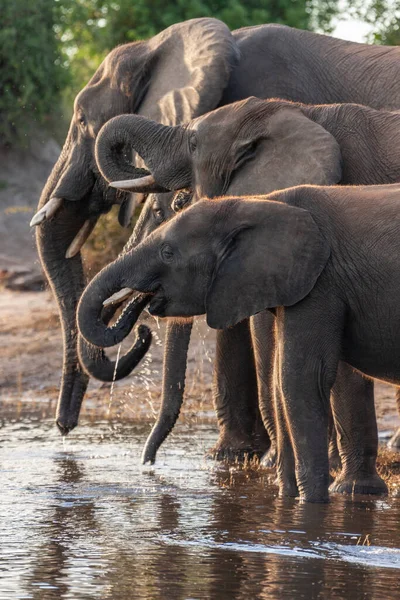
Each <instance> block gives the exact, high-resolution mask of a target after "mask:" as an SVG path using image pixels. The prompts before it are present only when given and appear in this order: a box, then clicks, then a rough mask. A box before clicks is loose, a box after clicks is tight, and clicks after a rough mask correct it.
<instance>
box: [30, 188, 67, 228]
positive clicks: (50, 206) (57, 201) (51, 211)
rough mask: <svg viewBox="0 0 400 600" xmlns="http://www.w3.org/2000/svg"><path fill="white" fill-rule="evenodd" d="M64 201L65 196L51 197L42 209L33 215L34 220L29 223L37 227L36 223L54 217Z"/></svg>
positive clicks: (38, 223)
mask: <svg viewBox="0 0 400 600" xmlns="http://www.w3.org/2000/svg"><path fill="white" fill-rule="evenodd" d="M63 202H64V200H63V198H57V197H56V196H54V198H50V200H49V201H48V202H47V204H45V205H44V206H43V207H42V208H41V209H40V210H38V212H37V213H36V215H34V216H33V217H32V220H31V222H30V223H29V225H30V226H31V227H35V226H36V225H40V224H41V223H43V221H46V220H47V219H51V217H54V215H55V214H56V212H58V211H59V210H60V208H61V206H62V203H63Z"/></svg>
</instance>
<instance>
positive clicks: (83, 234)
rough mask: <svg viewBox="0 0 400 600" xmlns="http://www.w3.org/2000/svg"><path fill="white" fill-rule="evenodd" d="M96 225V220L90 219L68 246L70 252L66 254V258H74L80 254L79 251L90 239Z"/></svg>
mask: <svg viewBox="0 0 400 600" xmlns="http://www.w3.org/2000/svg"><path fill="white" fill-rule="evenodd" d="M95 225H96V220H95V221H93V220H92V219H88V220H87V221H85V222H84V224H83V225H82V227H81V228H80V230H79V231H78V233H77V234H76V236H75V237H74V239H73V240H72V242H71V243H70V245H69V246H68V250H67V251H66V253H65V258H72V257H73V256H75V255H76V254H78V252H79V250H80V249H81V248H82V246H83V244H84V243H85V242H86V240H87V239H88V237H89V235H90V234H91V233H92V231H93V229H94V226H95Z"/></svg>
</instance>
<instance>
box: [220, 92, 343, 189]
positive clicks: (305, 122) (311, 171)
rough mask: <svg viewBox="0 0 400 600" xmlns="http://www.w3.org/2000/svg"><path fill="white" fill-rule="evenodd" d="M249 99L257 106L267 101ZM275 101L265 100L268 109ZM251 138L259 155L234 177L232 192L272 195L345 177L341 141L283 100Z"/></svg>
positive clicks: (327, 183) (254, 131) (254, 128)
mask: <svg viewBox="0 0 400 600" xmlns="http://www.w3.org/2000/svg"><path fill="white" fill-rule="evenodd" d="M247 102H248V103H253V105H254V108H255V109H256V108H257V107H258V106H260V107H262V103H263V101H261V100H258V99H255V98H249V99H248V101H247ZM278 102H279V101H278ZM274 104H276V102H275V101H271V102H265V101H264V105H265V107H266V109H267V110H268V107H269V106H271V105H272V106H273V105H274ZM250 140H253V141H254V142H257V150H256V156H255V158H254V160H252V161H250V162H248V163H246V164H245V165H244V166H243V167H242V169H241V170H240V173H238V175H237V177H236V178H234V179H233V181H232V185H231V186H230V187H229V189H228V192H229V193H230V194H231V193H232V194H235V195H236V194H237V195H247V196H248V195H249V194H257V193H260V192H261V191H262V193H263V194H269V193H270V192H273V191H275V190H281V189H285V188H288V187H292V186H295V185H302V184H315V185H333V184H336V183H339V182H340V181H341V179H342V157H341V152H340V146H339V144H338V142H337V141H336V139H335V138H334V137H333V135H332V134H331V133H329V131H327V130H326V129H325V128H324V127H322V126H321V125H320V124H319V123H316V122H315V121H313V120H312V119H310V118H309V117H308V116H306V114H304V113H303V112H302V110H301V109H299V108H297V107H295V106H286V105H285V104H284V103H282V107H280V108H279V109H278V110H277V111H276V112H274V113H273V114H272V115H270V116H268V113H266V115H265V116H264V117H261V118H260V119H258V120H257V121H255V122H254V127H253V128H252V130H251V132H249V141H250Z"/></svg>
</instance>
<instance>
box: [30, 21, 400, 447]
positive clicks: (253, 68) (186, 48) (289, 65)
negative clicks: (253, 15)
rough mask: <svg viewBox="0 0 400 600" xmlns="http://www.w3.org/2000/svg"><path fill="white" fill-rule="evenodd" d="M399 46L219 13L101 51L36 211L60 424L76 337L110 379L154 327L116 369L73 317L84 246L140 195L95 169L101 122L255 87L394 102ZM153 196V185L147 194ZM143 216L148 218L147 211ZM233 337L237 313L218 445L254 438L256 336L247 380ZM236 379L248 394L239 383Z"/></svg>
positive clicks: (265, 93) (181, 339) (74, 381)
mask: <svg viewBox="0 0 400 600" xmlns="http://www.w3.org/2000/svg"><path fill="white" fill-rule="evenodd" d="M399 55H400V50H399V49H398V48H396V47H391V48H388V47H384V46H368V45H365V44H361V45H360V44H355V43H352V42H346V41H343V40H337V39H334V38H331V37H329V36H323V35H318V34H314V33H312V32H307V31H300V30H296V29H292V28H289V27H285V26H282V25H262V26H258V27H247V28H243V29H240V30H237V31H234V32H233V33H231V32H229V30H228V29H227V27H226V26H225V25H224V24H223V23H222V22H220V21H217V20H215V19H208V18H203V19H193V20H191V21H186V22H184V23H178V24H176V25H173V26H171V27H169V28H168V29H166V30H165V31H163V32H161V33H160V34H158V35H157V36H155V37H153V38H152V39H150V40H147V41H141V42H135V43H130V44H126V45H123V46H120V47H118V48H116V49H114V50H113V51H112V52H111V53H110V54H109V55H108V56H107V57H106V58H105V60H104V62H103V63H102V64H101V65H100V67H99V68H98V69H97V71H96V73H95V74H94V76H93V78H92V79H91V80H90V82H89V83H88V84H87V86H86V87H85V88H84V89H83V90H82V91H81V92H80V93H79V94H78V96H77V98H76V101H75V108H74V114H73V117H72V120H71V125H70V129H69V133H68V135H67V138H66V140H65V143H64V147H63V150H62V153H61V155H60V158H59V160H58V162H57V163H56V165H55V167H54V169H53V171H52V173H51V174H50V177H49V179H48V181H47V183H46V185H45V187H44V189H43V192H42V195H41V198H40V201H39V212H38V213H37V215H35V217H34V218H33V219H32V225H35V226H37V245H38V250H39V255H40V259H41V262H42V265H43V268H44V271H45V273H46V275H47V278H48V280H49V282H50V285H51V288H52V290H53V293H54V295H55V298H56V300H57V303H58V307H59V312H60V316H61V322H62V328H63V345H64V358H63V371H62V382H61V390H60V395H59V399H58V405H57V414H56V423H57V425H58V427H59V429H60V431H61V433H62V434H67V433H68V432H69V431H71V430H72V429H73V428H74V427H75V426H76V425H77V423H78V417H79V411H80V407H81V403H82V399H83V396H84V393H85V390H86V387H87V383H88V376H87V374H86V373H85V372H84V371H83V370H82V368H81V366H80V363H79V361H78V346H80V351H81V354H83V357H85V356H86V357H88V360H87V361H86V364H87V365H88V366H89V371H90V373H91V374H94V375H95V376H99V377H101V378H105V379H107V378H108V379H110V376H111V374H112V375H114V374H115V376H116V377H117V378H118V377H120V376H123V375H124V374H126V373H127V372H128V371H129V370H130V368H131V367H132V366H133V365H135V364H137V362H138V360H140V358H141V356H143V354H144V352H145V350H146V346H147V345H148V344H149V337H150V336H149V332H146V330H142V331H141V332H139V335H138V344H137V345H136V350H135V349H134V350H133V355H130V354H129V353H128V355H127V356H126V357H125V358H124V359H123V361H124V363H123V365H124V368H123V369H121V368H120V367H118V368H117V369H116V370H115V365H114V363H112V362H111V361H108V359H107V357H106V356H105V355H104V353H103V352H101V351H100V350H98V349H96V348H93V347H90V346H86V345H85V343H84V342H83V341H82V340H79V337H78V333H77V329H76V324H75V316H76V307H77V303H78V300H79V297H80V295H81V292H82V290H83V288H84V285H85V277H84V271H83V267H82V261H81V255H80V248H81V246H82V245H83V243H84V241H85V239H86V238H87V237H88V235H89V234H90V232H91V231H92V229H93V227H94V225H95V223H96V221H97V220H98V218H99V216H100V215H101V214H102V213H104V212H107V211H108V210H110V208H111V206H112V205H113V204H115V203H116V204H120V212H119V220H120V222H121V224H123V225H126V224H127V223H128V222H129V221H130V218H131V214H132V210H133V206H134V202H135V197H134V196H131V195H128V194H125V195H124V194H116V193H115V192H114V191H113V190H110V189H109V188H107V186H106V182H105V181H104V180H103V178H102V177H101V175H100V174H99V172H98V170H97V167H96V164H95V160H94V153H93V150H94V142H95V138H96V136H97V133H98V131H99V129H100V128H101V126H102V125H103V124H104V123H105V122H106V121H107V120H109V119H110V118H111V117H114V116H116V115H119V114H123V113H137V114H139V115H142V116H147V117H150V118H153V119H155V120H156V121H159V122H161V123H163V124H166V125H175V124H179V123H183V122H185V121H188V120H190V119H192V118H194V117H197V116H199V115H201V114H204V113H205V112H207V111H209V110H211V109H214V108H216V107H217V106H219V105H223V104H227V103H230V102H233V101H236V100H240V99H244V98H246V97H248V96H250V95H252V94H254V95H257V96H260V97H277V96H279V97H283V98H287V99H291V100H295V101H303V102H317V103H327V102H345V101H354V102H359V103H363V104H368V105H371V106H374V107H376V108H378V109H380V108H397V107H399V106H400V77H399V75H400V61H399ZM367 72H368V73H367ZM138 172H139V171H138ZM136 199H138V197H137V196H136ZM153 202H154V196H153V195H151V197H150V198H148V200H147V204H151V203H153ZM148 212H150V211H148ZM141 228H142V230H145V229H146V223H145V222H144V221H143V220H142V221H141ZM134 238H135V236H134ZM110 318H111V316H110V314H104V315H103V319H104V320H105V321H108V320H109V319H110ZM171 327H172V329H171V330H169V331H168V334H167V342H166V348H167V352H166V354H165V360H166V365H165V369H164V375H165V377H164V382H163V386H164V392H163V394H164V398H163V402H164V400H166V401H169V399H168V398H167V399H165V393H170V390H172V391H173V392H174V393H175V394H177V395H178V396H179V394H181V393H182V391H183V386H182V385H181V377H182V368H181V366H180V364H177V366H176V365H174V357H173V356H170V354H171V353H170V352H169V351H168V349H169V348H178V347H180V346H184V345H185V344H187V338H188V326H186V327H180V328H179V329H177V328H175V327H174V326H171ZM239 329H240V328H239ZM143 337H145V338H146V339H145V341H144V342H142V341H141V340H142V339H143ZM233 337H235V339H234V340H233V341H234V343H235V344H237V343H238V341H240V340H242V345H243V346H245V345H246V344H248V343H249V342H248V340H249V331H248V329H246V327H245V326H244V325H242V326H241V331H239V330H236V332H235V331H234V330H233V329H232V330H230V331H229V332H219V333H218V341H217V361H216V362H217V365H216V383H217V388H218V390H217V413H219V415H220V416H221V418H220V421H221V420H222V421H224V428H225V430H224V433H222V438H221V444H220V445H221V447H224V444H225V445H226V443H230V442H231V441H235V439H236V438H237V437H238V436H239V437H240V436H241V437H242V438H243V440H242V441H243V443H244V444H253V437H252V433H251V432H252V431H253V430H254V429H255V425H254V422H253V423H249V427H248V429H247V430H246V431H243V429H242V430H240V431H237V429H236V428H235V425H234V424H235V423H243V422H244V419H243V413H244V412H246V413H252V414H253V416H254V421H256V420H257V412H256V410H255V408H254V402H253V404H252V405H251V406H250V407H249V404H248V399H249V398H253V396H254V393H255V392H254V390H256V388H257V382H256V381H255V369H254V357H253V356H252V355H251V352H250V348H249V351H248V352H247V356H246V357H245V356H244V352H242V355H241V356H240V362H239V360H238V361H234V365H233V366H234V367H235V366H236V367H237V364H240V365H241V366H242V367H243V369H244V370H245V372H246V373H247V374H248V376H247V378H248V380H249V382H248V385H247V388H246V389H244V388H243V384H242V382H241V380H240V378H239V376H238V371H239V369H238V368H233V369H232V370H231V372H230V373H229V377H228V376H225V377H224V376H223V371H224V368H225V367H224V361H223V357H224V356H225V355H226V353H225V349H226V348H229V349H230V350H231V349H232V347H233V343H232V338H233ZM244 358H246V362H245V363H244ZM175 367H176V368H175ZM240 389H242V390H243V391H242V392H241V394H239V393H238V391H236V390H240ZM232 395H234V396H235V402H234V404H233V406H234V408H232V403H231V402H230V397H231V396H232ZM239 396H240V398H239ZM178 401H179V399H178ZM238 407H239V408H238ZM236 413H238V414H239V415H240V416H241V418H240V419H239V418H236V416H237V414H236ZM250 421H251V419H250ZM240 443H241V442H240ZM239 445H240V444H239Z"/></svg>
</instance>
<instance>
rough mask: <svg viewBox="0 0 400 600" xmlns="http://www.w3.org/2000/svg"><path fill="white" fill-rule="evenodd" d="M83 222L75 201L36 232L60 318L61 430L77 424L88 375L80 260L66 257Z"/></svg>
mask: <svg viewBox="0 0 400 600" xmlns="http://www.w3.org/2000/svg"><path fill="white" fill-rule="evenodd" d="M56 167H57V165H56ZM46 196H47V198H46ZM48 198H49V196H48V195H47V194H46V189H45V190H44V193H43V195H42V199H41V202H40V205H41V206H44V205H45V204H46V200H47V199H48ZM40 205H39V206H40ZM84 222H85V218H84V217H83V216H82V214H80V213H79V211H78V210H76V204H74V205H71V206H65V205H63V206H62V207H61V209H60V210H59V212H58V214H57V216H56V218H54V219H52V220H50V221H44V222H43V223H42V224H41V225H40V227H39V228H38V229H37V233H36V239H37V247H38V251H39V256H40V259H41V262H42V265H43V267H44V270H45V273H46V276H47V279H48V281H49V283H50V286H51V288H52V290H53V293H54V296H55V298H56V300H57V304H58V309H59V313H60V318H61V326H62V335H63V344H64V356H63V369H62V381H61V389H60V394H59V399H58V405H57V413H56V423H57V425H58V427H59V429H60V431H61V432H62V433H63V434H66V433H68V432H69V431H70V430H71V429H73V428H74V427H75V426H76V425H77V423H78V417H79V411H80V407H81V404H82V399H83V396H84V393H85V391H86V388H87V384H88V376H87V375H86V373H84V372H83V370H82V369H81V366H80V364H79V361H78V353H77V338H76V336H77V330H76V325H75V315H76V307H77V305H78V301H79V297H80V295H81V293H82V290H83V288H84V285H85V280H84V275H83V268H82V261H81V256H80V254H78V255H76V256H74V257H73V258H71V259H66V258H65V254H66V252H67V250H68V248H69V246H70V244H71V243H72V241H73V240H74V239H75V237H76V235H77V233H78V232H79V230H80V229H81V227H82V226H83V225H84Z"/></svg>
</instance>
